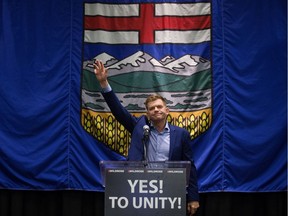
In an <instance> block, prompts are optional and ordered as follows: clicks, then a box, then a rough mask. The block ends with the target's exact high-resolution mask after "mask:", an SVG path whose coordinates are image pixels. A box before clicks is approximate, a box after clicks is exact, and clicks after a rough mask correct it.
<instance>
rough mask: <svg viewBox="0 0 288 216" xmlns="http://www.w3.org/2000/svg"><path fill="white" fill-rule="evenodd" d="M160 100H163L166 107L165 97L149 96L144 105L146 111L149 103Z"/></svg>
mask: <svg viewBox="0 0 288 216" xmlns="http://www.w3.org/2000/svg"><path fill="white" fill-rule="evenodd" d="M158 99H160V100H162V101H163V102H164V104H165V106H166V100H165V98H164V97H162V96H161V95H159V94H153V95H149V96H148V97H147V99H146V101H145V103H144V104H145V107H146V109H147V105H148V103H150V102H153V101H155V100H158Z"/></svg>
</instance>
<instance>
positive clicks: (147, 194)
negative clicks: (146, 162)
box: [105, 167, 186, 216]
mask: <svg viewBox="0 0 288 216" xmlns="http://www.w3.org/2000/svg"><path fill="white" fill-rule="evenodd" d="M105 172H106V173H105V176H106V177H105V178H106V181H105V182H106V186H105V216H115V215H117V216H130V215H131V216H136V215H137V216H164V215H165V216H183V215H186V169H184V168H156V169H155V168H135V167H134V168H125V167H123V168H107V169H106V171H105Z"/></svg>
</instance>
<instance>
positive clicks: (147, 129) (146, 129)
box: [142, 125, 150, 167]
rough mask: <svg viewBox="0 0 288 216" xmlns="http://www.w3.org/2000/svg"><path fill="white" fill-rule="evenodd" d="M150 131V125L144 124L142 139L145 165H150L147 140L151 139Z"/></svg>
mask: <svg viewBox="0 0 288 216" xmlns="http://www.w3.org/2000/svg"><path fill="white" fill-rule="evenodd" d="M149 133H150V127H149V126H148V125H144V126H143V139H142V143H143V149H144V152H143V153H144V155H143V156H144V167H146V166H147V165H148V160H147V159H148V158H147V141H148V139H149Z"/></svg>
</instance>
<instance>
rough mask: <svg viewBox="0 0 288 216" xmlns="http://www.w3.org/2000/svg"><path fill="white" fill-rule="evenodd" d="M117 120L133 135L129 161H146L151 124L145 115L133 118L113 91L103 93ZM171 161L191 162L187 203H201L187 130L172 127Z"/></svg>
mask: <svg viewBox="0 0 288 216" xmlns="http://www.w3.org/2000/svg"><path fill="white" fill-rule="evenodd" d="M102 95H103V97H104V98H105V100H106V103H107V104H108V106H109V108H110V110H111V112H112V113H113V115H114V116H115V118H116V119H117V120H118V121H119V122H120V123H121V124H122V125H123V126H124V127H125V128H126V129H127V130H128V131H129V132H130V133H131V144H130V148H129V152H128V160H131V161H141V160H143V159H144V147H143V142H142V138H143V126H144V125H147V124H149V123H148V121H147V117H146V116H145V115H143V116H141V117H139V118H136V117H135V116H132V115H131V114H130V113H129V112H128V111H127V110H126V109H125V108H124V107H123V106H122V104H121V103H120V101H119V99H118V98H117V96H116V95H115V93H114V92H113V91H110V92H107V93H102ZM169 127H170V152H169V160H171V161H190V162H191V171H190V179H189V186H188V188H187V201H199V195H198V184H197V174H196V167H195V164H194V161H193V159H192V158H193V156H192V150H191V142H192V141H191V138H190V135H189V133H188V131H187V130H185V129H183V128H180V127H177V126H173V125H170V124H169Z"/></svg>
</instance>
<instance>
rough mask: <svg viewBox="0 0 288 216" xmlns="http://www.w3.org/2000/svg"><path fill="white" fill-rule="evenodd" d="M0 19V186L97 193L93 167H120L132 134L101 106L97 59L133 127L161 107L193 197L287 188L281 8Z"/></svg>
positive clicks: (178, 4)
mask: <svg viewBox="0 0 288 216" xmlns="http://www.w3.org/2000/svg"><path fill="white" fill-rule="evenodd" d="M0 7H1V15H0V17H1V25H0V28H1V29H0V83H1V85H0V188H2V189H3V188H5V189H21V190H26V189H27V190H60V189H61V190H62V189H64V190H65V189H75V190H92V191H103V188H102V184H101V176H100V172H99V161H101V160H125V156H126V155H127V148H128V147H129V134H127V132H126V131H125V130H124V129H123V128H122V127H121V125H118V124H117V122H115V120H114V119H113V117H112V116H111V115H110V114H109V110H107V109H106V108H105V107H104V106H103V103H102V102H103V101H102V99H101V95H100V94H99V88H98V87H97V86H96V85H97V82H96V80H95V77H94V76H93V73H91V63H92V62H93V59H94V58H99V59H100V60H102V61H104V62H105V64H106V65H107V66H108V67H110V69H109V70H110V71H111V74H112V76H111V77H110V78H109V79H111V83H113V89H114V88H115V91H117V93H119V95H121V98H123V100H122V99H121V100H122V101H123V104H124V105H125V104H126V105H125V106H127V109H130V110H131V112H133V114H134V115H139V114H141V112H142V113H143V112H145V111H144V110H143V109H142V108H143V107H142V105H143V104H139V103H138V102H137V101H136V99H141V98H142V97H143V96H146V95H147V94H150V92H152V91H153V90H154V89H155V90H157V91H159V92H160V93H163V95H165V97H166V98H167V99H168V101H169V103H168V105H169V106H171V108H172V111H171V116H169V121H171V122H172V123H173V124H176V125H179V126H183V127H186V128H187V129H188V130H189V132H190V134H191V138H192V139H193V146H192V147H193V150H194V160H195V164H196V166H197V169H198V176H199V189H200V192H215V191H237V192H271V191H284V190H287V182H286V177H287V166H286V165H287V158H286V153H287V65H286V63H287V1H286V0H276V1H269V0H256V1H247V0H241V1H240V0H233V1H231V0H213V1H211V2H210V1H198V0H173V1H172V0H158V1H157V0H149V1H148V0H146V1H145V0H134V1H133V0H130V1H128V0H126V1H125V0H117V1H116V0H101V1H100V0H96V1H87V2H84V1H82V0H70V1H58V0H49V1H38V0H26V1H25V0H23V1H18V0H2V1H1V4H0ZM117 63H118V64H117ZM135 68H136V70H135ZM134 75H135V76H134ZM151 88H152V89H151ZM130 91H131V92H130ZM126 95H127V97H125V96H126ZM134 96H135V98H133V97H134ZM180 96H181V97H182V98H183V99H180V100H179V98H180ZM124 98H125V99H124ZM127 98H128V99H127ZM179 101H180V102H179ZM136 104H138V105H139V107H138V106H136ZM187 113H188V114H187ZM114 129H115V130H114ZM116 129H117V130H116ZM109 130H110V131H109ZM115 131H117V133H116V134H113V133H114V132H115Z"/></svg>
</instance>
